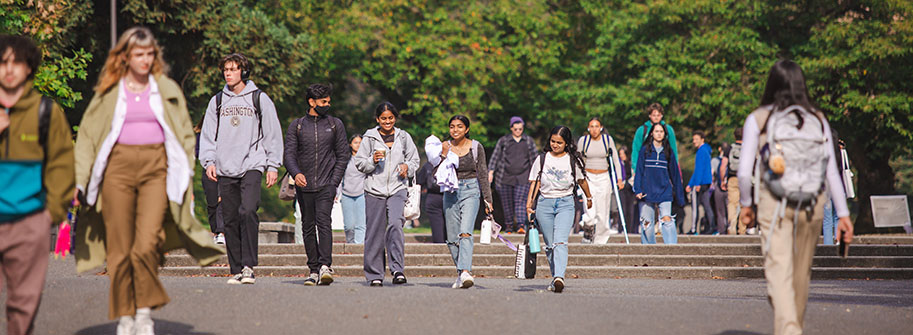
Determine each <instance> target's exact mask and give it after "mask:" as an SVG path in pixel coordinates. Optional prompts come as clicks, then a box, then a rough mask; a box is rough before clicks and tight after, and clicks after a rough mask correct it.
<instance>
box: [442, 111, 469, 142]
mask: <svg viewBox="0 0 913 335" xmlns="http://www.w3.org/2000/svg"><path fill="white" fill-rule="evenodd" d="M453 120H460V122H462V123H463V125H464V126H466V134H465V135H463V137H464V138H466V139H469V118H468V117H465V116H463V115H460V114H457V115H454V116H453V117H451V118H450V121H447V127H448V128H449V127H450V124H451V123H453ZM447 137H448V138H451V139H452V137H451V136H450V133H449V132H448V133H447Z"/></svg>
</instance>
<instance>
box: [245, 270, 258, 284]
mask: <svg viewBox="0 0 913 335" xmlns="http://www.w3.org/2000/svg"><path fill="white" fill-rule="evenodd" d="M256 282H257V279H256V278H254V269H251V268H250V267H248V266H245V267H244V268H243V269H241V284H253V283H256Z"/></svg>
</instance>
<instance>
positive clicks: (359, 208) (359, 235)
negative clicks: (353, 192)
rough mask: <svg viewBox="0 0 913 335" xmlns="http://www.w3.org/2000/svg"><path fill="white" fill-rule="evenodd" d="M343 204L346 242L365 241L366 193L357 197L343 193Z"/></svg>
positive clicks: (360, 242)
mask: <svg viewBox="0 0 913 335" xmlns="http://www.w3.org/2000/svg"><path fill="white" fill-rule="evenodd" d="M339 202H340V203H341V204H342V222H343V228H342V229H343V230H345V232H346V243H354V244H362V243H365V194H364V193H362V194H361V195H359V196H357V197H352V196H348V195H345V194H343V195H342V197H340V199H339Z"/></svg>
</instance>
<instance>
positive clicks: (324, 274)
mask: <svg viewBox="0 0 913 335" xmlns="http://www.w3.org/2000/svg"><path fill="white" fill-rule="evenodd" d="M332 282H333V270H330V267H329V266H326V265H321V266H320V281H318V282H317V285H330V283H332Z"/></svg>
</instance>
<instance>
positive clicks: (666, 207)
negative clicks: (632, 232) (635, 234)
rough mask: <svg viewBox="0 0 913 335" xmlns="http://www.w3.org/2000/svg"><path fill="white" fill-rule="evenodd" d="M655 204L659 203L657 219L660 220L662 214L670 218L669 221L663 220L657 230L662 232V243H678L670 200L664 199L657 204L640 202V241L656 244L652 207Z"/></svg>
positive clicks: (654, 216)
mask: <svg viewBox="0 0 913 335" xmlns="http://www.w3.org/2000/svg"><path fill="white" fill-rule="evenodd" d="M656 205H659V220H662V219H663V217H664V216H668V217H670V218H672V219H671V220H669V221H664V222H663V223H662V226H660V227H659V230H660V231H661V232H662V233H663V243H664V244H676V243H678V235H676V233H677V229H676V227H675V216H673V215H672V202H671V201H665V202H661V203H659V204H657V203H655V202H646V201H641V202H640V224H641V225H642V227H641V229H640V243H641V244H656V233H655V230H654V228H653V225H654V223H655V222H654V221H655V218H656V215H655V214H656V212H655V210H654V209H653V206H656Z"/></svg>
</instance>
